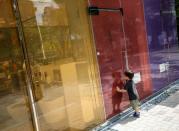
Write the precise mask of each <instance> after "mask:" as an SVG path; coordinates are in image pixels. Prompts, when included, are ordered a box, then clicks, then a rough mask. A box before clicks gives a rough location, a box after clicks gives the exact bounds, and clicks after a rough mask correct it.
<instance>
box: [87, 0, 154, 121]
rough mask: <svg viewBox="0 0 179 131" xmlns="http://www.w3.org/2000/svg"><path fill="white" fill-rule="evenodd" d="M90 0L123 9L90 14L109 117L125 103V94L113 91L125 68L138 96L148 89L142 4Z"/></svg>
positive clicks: (94, 4) (136, 2) (142, 95)
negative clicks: (122, 11) (131, 73)
mask: <svg viewBox="0 0 179 131" xmlns="http://www.w3.org/2000/svg"><path fill="white" fill-rule="evenodd" d="M90 1H91V5H93V6H98V7H101V8H112V9H117V8H119V7H122V8H123V10H124V16H122V15H121V13H120V12H107V11H101V12H100V13H99V15H97V16H92V23H93V30H94V35H95V41H96V50H97V55H98V63H99V67H100V75H101V82H102V88H103V94H104V102H105V109H106V114H107V117H108V118H110V117H111V116H114V115H115V114H117V113H119V112H121V111H123V110H124V109H126V108H127V107H128V105H129V100H128V96H127V94H126V93H124V94H121V93H118V92H117V91H116V86H117V81H119V80H121V74H122V73H123V72H124V70H126V69H127V68H129V69H130V70H132V71H133V72H134V73H135V77H134V81H135V82H136V85H137V89H138V92H139V94H140V98H141V99H144V98H146V97H147V96H149V95H150V94H151V92H152V86H151V79H150V66H149V58H148V54H147V52H148V48H147V38H146V32H145V30H144V29H145V24H144V14H143V11H142V10H143V5H142V2H141V1H140V0H134V1H132V2H131V1H126V0H120V1H119V0H114V1H113V2H111V1H108V0H105V2H104V1H103V2H99V1H98V0H90ZM136 7H137V8H136ZM120 84H121V87H122V83H120Z"/></svg>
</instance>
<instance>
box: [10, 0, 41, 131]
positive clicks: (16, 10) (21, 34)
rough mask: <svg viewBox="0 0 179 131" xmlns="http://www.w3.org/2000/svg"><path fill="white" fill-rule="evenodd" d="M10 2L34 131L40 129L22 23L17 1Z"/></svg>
mask: <svg viewBox="0 0 179 131" xmlns="http://www.w3.org/2000/svg"><path fill="white" fill-rule="evenodd" d="M12 4H13V10H14V13H15V17H16V21H17V29H18V33H19V39H20V44H21V47H22V50H23V56H24V62H25V68H26V71H25V73H26V76H27V77H26V82H27V89H26V90H27V93H28V100H29V103H30V109H31V113H32V114H31V115H32V120H33V126H34V130H35V131H40V128H39V123H38V119H37V112H36V108H35V100H34V96H33V91H32V87H33V79H32V72H31V66H30V61H29V56H28V51H27V47H26V42H25V38H24V32H23V25H22V21H21V16H20V11H19V7H18V1H17V0H13V3H12Z"/></svg>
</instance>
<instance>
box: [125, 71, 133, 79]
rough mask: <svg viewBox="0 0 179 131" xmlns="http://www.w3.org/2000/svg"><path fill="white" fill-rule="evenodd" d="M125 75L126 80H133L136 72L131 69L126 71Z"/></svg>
mask: <svg viewBox="0 0 179 131" xmlns="http://www.w3.org/2000/svg"><path fill="white" fill-rule="evenodd" d="M124 76H125V79H126V80H132V79H133V77H134V73H133V72H132V71H130V70H128V71H125V72H124Z"/></svg>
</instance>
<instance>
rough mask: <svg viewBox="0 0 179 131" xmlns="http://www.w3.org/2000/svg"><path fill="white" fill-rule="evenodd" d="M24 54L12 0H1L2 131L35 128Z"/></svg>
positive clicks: (0, 90)
mask: <svg viewBox="0 0 179 131" xmlns="http://www.w3.org/2000/svg"><path fill="white" fill-rule="evenodd" d="M23 59H24V58H23V54H22V50H21V46H20V42H19V39H18V32H17V27H16V19H15V17H14V14H13V10H12V1H11V0H0V130H1V131H24V130H26V131H32V130H33V127H32V122H31V115H30V109H29V106H28V103H27V96H26V94H27V93H26V80H25V77H26V76H25V72H24V70H23Z"/></svg>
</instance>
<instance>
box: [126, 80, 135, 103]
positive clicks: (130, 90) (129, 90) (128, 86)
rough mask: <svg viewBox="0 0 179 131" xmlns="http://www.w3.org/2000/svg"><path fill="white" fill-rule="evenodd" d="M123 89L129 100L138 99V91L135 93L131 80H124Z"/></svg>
mask: <svg viewBox="0 0 179 131" xmlns="http://www.w3.org/2000/svg"><path fill="white" fill-rule="evenodd" d="M124 89H125V90H127V93H128V96H129V100H137V99H138V93H137V90H136V87H135V84H134V82H133V80H128V81H126V84H125V86H124Z"/></svg>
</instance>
